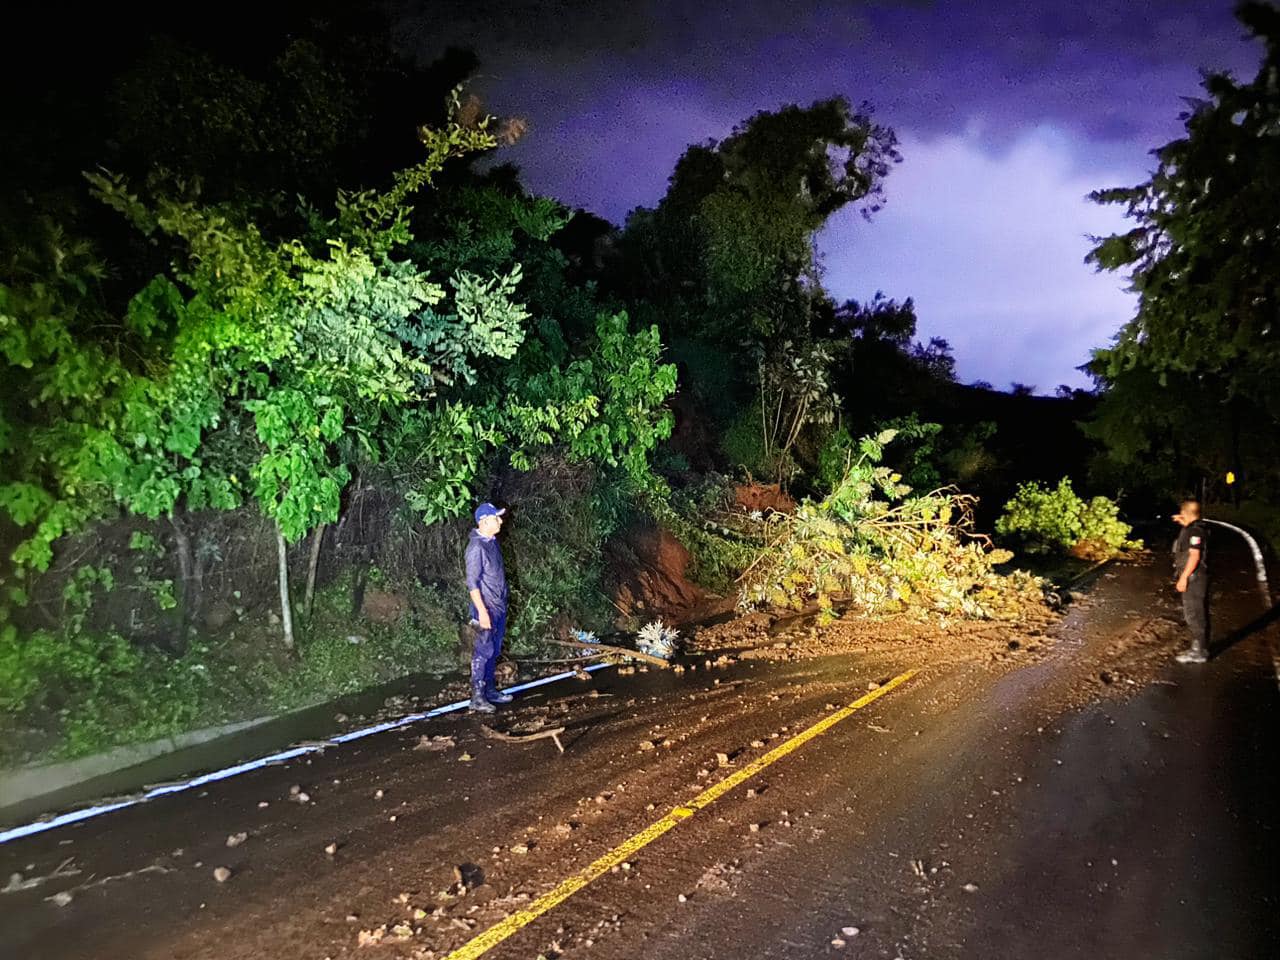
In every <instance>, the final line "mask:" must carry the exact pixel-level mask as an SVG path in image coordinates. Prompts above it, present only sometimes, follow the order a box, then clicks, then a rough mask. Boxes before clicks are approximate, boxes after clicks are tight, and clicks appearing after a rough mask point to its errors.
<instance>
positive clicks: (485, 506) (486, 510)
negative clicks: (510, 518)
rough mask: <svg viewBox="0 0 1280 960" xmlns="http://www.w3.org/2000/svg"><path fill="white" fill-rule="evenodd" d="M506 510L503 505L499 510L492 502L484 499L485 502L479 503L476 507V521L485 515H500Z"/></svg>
mask: <svg viewBox="0 0 1280 960" xmlns="http://www.w3.org/2000/svg"><path fill="white" fill-rule="evenodd" d="M506 512H507V510H506V508H505V507H504V508H503V509H501V510H499V509H498V508H497V507H495V506H494V505H493V504H492V503H489V502H487V501H486V502H485V503H482V504H480V506H478V507H476V523H479V522H480V521H481V520H483V519H484V518H485V517H500V516H502V515H503V514H504V513H506Z"/></svg>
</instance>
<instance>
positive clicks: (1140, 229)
mask: <svg viewBox="0 0 1280 960" xmlns="http://www.w3.org/2000/svg"><path fill="white" fill-rule="evenodd" d="M1239 17H1240V19H1241V20H1242V21H1243V22H1244V24H1245V25H1246V26H1247V27H1248V28H1249V29H1250V30H1251V32H1252V33H1253V34H1254V35H1255V36H1256V37H1257V38H1258V39H1259V40H1260V41H1261V42H1262V43H1263V44H1264V46H1265V52H1264V57H1263V62H1262V65H1261V68H1260V69H1259V71H1258V74H1257V76H1255V77H1254V78H1253V79H1252V80H1250V81H1248V82H1244V81H1242V80H1238V79H1236V78H1234V77H1231V76H1229V75H1227V74H1222V73H1211V74H1209V75H1207V76H1206V78H1205V80H1204V93H1203V96H1201V97H1197V98H1194V99H1189V100H1188V104H1189V107H1188V109H1187V110H1186V112H1185V113H1183V115H1182V120H1183V121H1184V124H1185V135H1184V136H1182V137H1180V138H1178V139H1176V140H1173V141H1172V142H1170V143H1167V144H1165V145H1163V146H1161V147H1159V148H1158V149H1156V150H1154V151H1153V154H1154V156H1155V159H1156V163H1157V166H1156V169H1155V172H1154V173H1153V174H1152V176H1151V177H1150V179H1148V180H1147V181H1145V182H1144V183H1141V184H1138V185H1136V186H1133V187H1124V188H1116V189H1107V190H1100V191H1098V192H1097V193H1095V194H1094V198H1095V199H1096V200H1097V201H1099V202H1101V203H1108V204H1119V205H1120V206H1122V207H1123V208H1124V209H1125V211H1126V212H1127V213H1128V215H1129V217H1130V219H1131V220H1132V221H1133V227H1132V228H1131V229H1130V230H1128V231H1126V232H1124V233H1121V234H1117V235H1114V236H1110V237H1105V238H1099V239H1098V244H1097V246H1096V248H1095V249H1094V251H1093V253H1092V255H1091V258H1092V260H1093V262H1094V263H1096V264H1097V265H1098V267H1099V268H1101V269H1106V270H1117V271H1125V272H1126V273H1127V275H1128V276H1129V278H1130V279H1131V281H1132V284H1133V288H1134V289H1135V290H1136V291H1137V293H1138V295H1139V308H1138V313H1137V315H1136V316H1135V317H1134V318H1133V319H1132V320H1131V321H1130V322H1129V323H1128V324H1126V325H1125V326H1124V327H1123V329H1122V330H1121V331H1120V333H1119V334H1118V336H1117V337H1116V340H1115V342H1114V343H1113V344H1112V345H1111V346H1110V347H1108V348H1106V349H1103V350H1099V351H1097V352H1096V353H1095V355H1094V359H1093V362H1092V363H1091V365H1090V366H1091V370H1092V372H1093V374H1094V376H1095V378H1096V379H1097V381H1098V383H1099V385H1100V387H1101V388H1102V399H1101V403H1100V405H1099V408H1098V411H1097V415H1096V417H1095V418H1094V419H1093V421H1092V424H1091V426H1090V432H1091V433H1092V434H1093V435H1094V436H1096V437H1097V438H1099V439H1100V440H1101V441H1102V442H1103V443H1104V444H1105V447H1106V454H1107V457H1106V460H1105V461H1104V462H1102V463H1101V464H1099V467H1100V470H1099V475H1100V476H1110V477H1114V478H1116V479H1119V480H1122V482H1123V483H1124V484H1125V485H1126V486H1128V487H1130V488H1131V489H1132V488H1134V487H1135V486H1139V485H1141V486H1145V487H1147V488H1149V489H1156V490H1161V491H1163V492H1165V493H1166V495H1167V494H1168V492H1170V491H1185V492H1187V493H1191V492H1194V493H1197V494H1199V493H1201V492H1202V490H1203V492H1204V493H1206V494H1207V495H1208V496H1209V497H1210V498H1211V499H1218V500H1228V499H1229V500H1231V501H1233V502H1234V503H1235V504H1236V505H1241V500H1242V498H1243V499H1244V500H1247V501H1251V502H1252V503H1251V504H1244V506H1245V507H1246V508H1247V509H1248V510H1249V512H1250V514H1251V515H1252V516H1253V517H1254V518H1256V519H1264V520H1265V518H1266V517H1267V516H1268V515H1269V516H1271V517H1272V518H1273V519H1272V520H1271V521H1270V525H1271V526H1272V527H1273V529H1274V530H1275V533H1277V534H1280V523H1277V522H1276V521H1275V519H1274V518H1275V517H1276V516H1277V513H1276V509H1275V506H1274V505H1275V504H1277V503H1280V324H1278V323H1277V319H1278V317H1277V303H1280V299H1278V297H1280V288H1278V287H1277V284H1278V283H1280V278H1278V276H1277V272H1276V264H1277V263H1280V233H1278V232H1277V229H1276V224H1277V222H1280V190H1277V184H1278V183H1280V80H1278V77H1280V11H1277V9H1276V8H1275V7H1274V6H1273V5H1269V4H1264V3H1245V4H1243V5H1242V6H1241V7H1240V10H1239ZM1228 472H1231V473H1232V474H1233V475H1234V478H1235V480H1236V483H1235V485H1234V486H1233V487H1230V486H1228V484H1227V482H1226V477H1227V474H1228Z"/></svg>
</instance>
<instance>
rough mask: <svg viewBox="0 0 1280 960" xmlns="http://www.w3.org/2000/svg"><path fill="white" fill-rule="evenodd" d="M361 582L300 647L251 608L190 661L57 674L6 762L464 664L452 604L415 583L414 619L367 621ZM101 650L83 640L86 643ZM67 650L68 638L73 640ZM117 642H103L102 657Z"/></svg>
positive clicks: (8, 746) (128, 663)
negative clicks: (359, 598)
mask: <svg viewBox="0 0 1280 960" xmlns="http://www.w3.org/2000/svg"><path fill="white" fill-rule="evenodd" d="M350 597H351V590H350V584H349V583H347V582H340V583H338V584H334V585H333V586H331V587H329V588H328V589H326V590H323V591H319V592H317V595H316V607H315V613H314V617H313V619H312V621H311V623H310V624H309V625H303V626H302V628H301V629H300V630H299V639H298V642H297V647H296V651H295V652H294V654H292V655H291V654H290V653H289V652H288V651H286V650H285V649H284V648H283V644H282V642H281V637H280V630H279V627H278V626H275V625H272V624H271V623H270V622H269V618H268V616H267V615H266V614H265V613H263V614H258V613H250V614H247V615H246V616H244V617H242V618H241V619H240V620H239V621H238V622H236V623H234V624H232V625H230V626H229V628H228V630H227V631H226V632H225V633H224V634H222V635H218V636H204V637H195V638H193V640H192V642H191V644H190V645H189V647H188V649H187V651H186V653H185V654H183V655H182V656H181V657H173V656H170V655H167V654H165V653H163V652H161V651H158V650H141V651H138V650H134V651H132V652H131V653H130V654H129V655H128V656H120V657H116V658H114V659H111V658H110V654H108V653H103V654H102V658H103V664H102V669H100V670H95V671H94V673H93V674H92V676H84V675H83V674H81V675H75V676H70V675H68V674H67V673H66V672H65V671H58V670H57V669H56V664H54V667H55V669H53V670H51V671H49V672H48V674H47V676H49V677H53V678H57V679H55V680H53V681H52V682H51V683H50V685H49V688H48V689H45V690H43V691H42V692H41V695H39V696H37V697H36V698H35V700H34V701H33V703H32V704H30V705H29V707H28V709H26V710H25V711H24V712H23V714H22V715H21V716H20V717H19V716H14V715H12V714H10V715H9V716H8V717H4V716H3V715H0V720H4V721H7V722H6V724H5V725H6V726H10V727H14V728H15V729H14V730H13V731H12V732H11V735H8V736H5V737H3V738H0V763H3V764H5V765H13V764H18V763H27V762H33V761H46V760H67V759H73V758H75V757H80V756H86V755H89V754H93V753H97V752H99V751H101V750H105V749H108V748H111V747H114V746H119V745H122V744H128V743H140V742H145V741H148V740H154V739H157V738H160V737H165V736H172V735H175V734H179V733H184V732H187V731H190V730H197V729H200V728H203V727H208V726H216V725H219V724H223V723H231V722H235V721H238V720H245V719H250V718H252V717H257V716H262V715H264V714H271V713H281V712H285V711H289V710H293V709H297V708H300V707H303V706H308V705H311V704H315V703H318V702H324V701H326V700H330V699H334V698H336V697H339V696H342V695H344V694H350V693H354V692H357V691H359V690H363V689H366V688H368V687H372V686H376V685H378V684H381V683H385V682H387V681H390V680H395V679H399V678H401V677H405V676H408V675H410V674H414V673H421V672H428V671H436V670H447V669H451V668H453V667H455V666H456V664H457V661H456V644H457V642H458V634H457V628H456V625H455V623H454V622H453V621H451V620H450V618H449V617H448V615H447V614H446V612H445V611H446V609H447V605H446V603H445V602H444V600H443V598H441V597H439V596H438V595H436V594H434V593H433V592H432V591H429V590H426V589H424V588H415V595H414V597H413V600H414V602H413V604H412V608H413V612H411V613H410V614H409V615H407V616H406V617H404V618H403V619H402V620H401V621H400V622H399V623H397V624H394V625H382V624H372V623H366V622H360V621H357V620H356V619H355V618H353V617H352V615H351V613H350ZM92 643H93V640H92V639H91V638H82V642H81V644H80V647H82V648H83V647H84V646H87V645H90V644H92ZM63 646H65V642H64V644H63ZM112 647H113V644H112V643H111V642H110V641H103V642H102V643H101V644H100V649H101V650H102V651H109V650H111V649H112Z"/></svg>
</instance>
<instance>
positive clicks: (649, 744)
mask: <svg viewBox="0 0 1280 960" xmlns="http://www.w3.org/2000/svg"><path fill="white" fill-rule="evenodd" d="M653 749H654V745H653V741H652V740H641V741H640V751H641V752H642V753H643V752H644V751H646V750H653Z"/></svg>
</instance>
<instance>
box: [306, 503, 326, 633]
mask: <svg viewBox="0 0 1280 960" xmlns="http://www.w3.org/2000/svg"><path fill="white" fill-rule="evenodd" d="M326 526H327V524H323V523H322V524H320V526H318V527H316V529H315V532H314V533H312V534H311V562H310V563H309V564H307V592H306V596H305V599H304V600H303V605H304V607H305V609H306V612H307V622H308V623H310V622H311V607H312V604H314V603H315V599H316V568H317V567H319V565H320V545H321V544H322V543H324V531H325V527H326Z"/></svg>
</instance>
